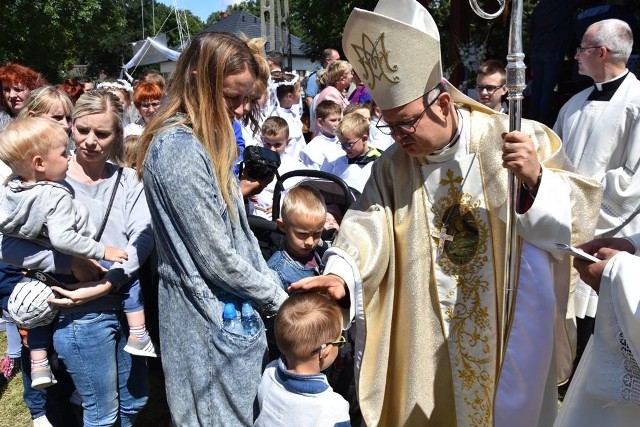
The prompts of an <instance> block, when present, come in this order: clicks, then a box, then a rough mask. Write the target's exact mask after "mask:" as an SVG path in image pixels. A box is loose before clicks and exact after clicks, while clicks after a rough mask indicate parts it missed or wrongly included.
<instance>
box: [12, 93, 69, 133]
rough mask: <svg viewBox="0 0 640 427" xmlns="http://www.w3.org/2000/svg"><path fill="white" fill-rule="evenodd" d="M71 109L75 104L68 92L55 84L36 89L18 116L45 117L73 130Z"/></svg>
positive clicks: (66, 129)
mask: <svg viewBox="0 0 640 427" xmlns="http://www.w3.org/2000/svg"><path fill="white" fill-rule="evenodd" d="M71 110H73V104H72V102H71V98H69V95H67V93H66V92H65V91H64V90H62V89H60V88H58V87H55V86H45V87H41V88H38V89H34V90H33V91H32V92H31V93H30V94H29V100H28V101H27V104H26V105H25V106H24V108H23V109H22V110H21V111H20V114H18V117H43V118H45V119H49V120H51V121H52V122H56V123H58V124H59V125H60V126H62V127H63V128H64V130H65V132H67V133H68V132H70V131H71Z"/></svg>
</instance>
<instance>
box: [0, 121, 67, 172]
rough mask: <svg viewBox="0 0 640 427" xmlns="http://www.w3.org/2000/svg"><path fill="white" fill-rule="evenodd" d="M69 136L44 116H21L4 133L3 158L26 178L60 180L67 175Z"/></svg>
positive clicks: (0, 141)
mask: <svg viewBox="0 0 640 427" xmlns="http://www.w3.org/2000/svg"><path fill="white" fill-rule="evenodd" d="M68 139H69V137H68V136H67V133H66V132H65V131H64V129H63V128H62V126H60V125H59V124H57V123H55V122H53V121H51V120H47V119H45V118H42V117H26V118H17V119H15V120H14V121H12V122H11V123H9V124H8V125H7V126H6V127H5V128H4V129H3V131H2V132H1V133H0V160H2V161H3V162H4V163H6V164H7V165H8V166H9V167H10V168H11V171H12V173H13V175H16V176H19V177H21V178H22V179H24V180H26V181H44V180H47V181H60V180H62V179H64V177H65V176H66V175H67V168H68V166H69V158H68V156H67V141H68Z"/></svg>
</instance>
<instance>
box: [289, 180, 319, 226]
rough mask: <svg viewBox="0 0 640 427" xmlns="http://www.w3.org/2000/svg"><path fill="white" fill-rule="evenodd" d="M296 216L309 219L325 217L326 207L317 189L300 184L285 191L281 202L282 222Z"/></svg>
mask: <svg viewBox="0 0 640 427" xmlns="http://www.w3.org/2000/svg"><path fill="white" fill-rule="evenodd" d="M298 215H306V216H311V217H316V216H326V215H327V205H326V204H325V203H324V197H322V193H320V191H318V189H317V188H315V187H313V186H311V185H308V184H304V183H300V184H298V185H296V186H295V187H292V188H291V189H290V190H289V191H287V194H285V196H284V200H283V201H282V213H281V217H282V220H283V221H285V222H286V221H287V219H288V218H291V217H292V216H298Z"/></svg>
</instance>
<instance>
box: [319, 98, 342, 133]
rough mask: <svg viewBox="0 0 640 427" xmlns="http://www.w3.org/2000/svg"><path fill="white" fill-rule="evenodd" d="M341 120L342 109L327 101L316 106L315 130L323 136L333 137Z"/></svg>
mask: <svg viewBox="0 0 640 427" xmlns="http://www.w3.org/2000/svg"><path fill="white" fill-rule="evenodd" d="M341 118H342V107H340V105H338V103H337V102H334V101H331V100H329V99H327V100H325V101H322V102H321V103H319V104H318V105H317V106H316V129H318V132H319V133H322V134H323V135H324V136H329V137H331V136H335V134H336V127H338V123H340V119H341Z"/></svg>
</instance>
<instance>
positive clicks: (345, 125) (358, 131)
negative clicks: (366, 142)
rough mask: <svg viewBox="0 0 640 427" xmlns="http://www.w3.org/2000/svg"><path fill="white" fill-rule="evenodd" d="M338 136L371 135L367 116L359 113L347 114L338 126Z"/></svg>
mask: <svg viewBox="0 0 640 427" xmlns="http://www.w3.org/2000/svg"><path fill="white" fill-rule="evenodd" d="M336 135H337V136H344V135H349V136H360V135H369V121H368V120H367V118H366V117H364V116H362V115H360V114H358V113H350V114H347V115H346V116H344V117H343V118H342V120H340V123H338V127H336Z"/></svg>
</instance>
